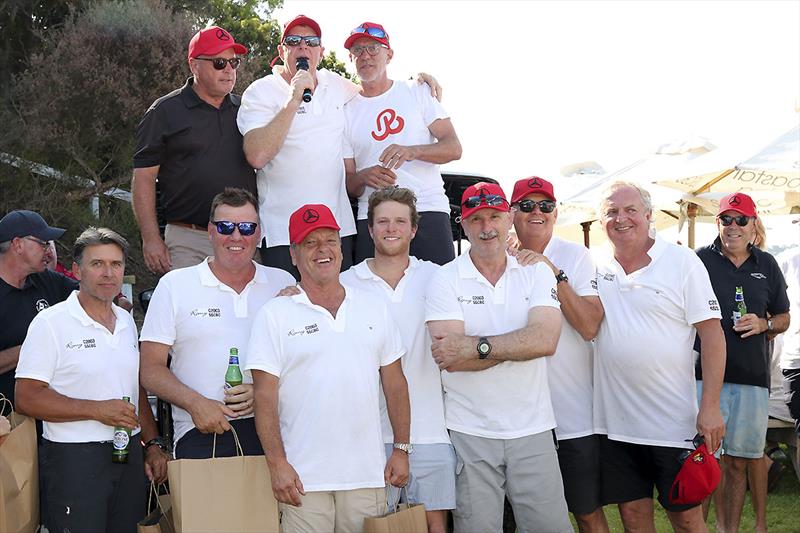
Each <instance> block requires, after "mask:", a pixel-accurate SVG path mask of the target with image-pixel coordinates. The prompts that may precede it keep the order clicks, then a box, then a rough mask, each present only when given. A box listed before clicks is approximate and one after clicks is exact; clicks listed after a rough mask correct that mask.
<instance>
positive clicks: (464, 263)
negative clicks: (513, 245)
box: [456, 250, 522, 279]
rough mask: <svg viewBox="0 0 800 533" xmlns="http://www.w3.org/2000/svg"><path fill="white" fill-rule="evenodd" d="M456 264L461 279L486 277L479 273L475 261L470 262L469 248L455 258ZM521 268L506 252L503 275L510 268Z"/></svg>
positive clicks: (515, 259) (514, 258)
mask: <svg viewBox="0 0 800 533" xmlns="http://www.w3.org/2000/svg"><path fill="white" fill-rule="evenodd" d="M456 266H457V267H458V276H459V277H460V278H462V279H486V276H484V275H483V274H481V273H480V271H479V270H478V268H477V267H476V266H475V263H473V262H472V257H470V255H469V250H467V251H466V252H464V253H462V254H461V255H460V256H458V258H457V259H456ZM517 268H522V267H521V266H520V264H519V263H518V262H517V258H516V257H513V256H511V255H508V254H506V269H505V271H504V272H503V275H504V276H505V275H506V274H507V273H508V272H509V271H510V270H515V269H517Z"/></svg>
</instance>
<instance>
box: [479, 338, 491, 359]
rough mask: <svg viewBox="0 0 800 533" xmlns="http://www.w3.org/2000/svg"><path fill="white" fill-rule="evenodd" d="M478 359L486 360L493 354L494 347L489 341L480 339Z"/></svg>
mask: <svg viewBox="0 0 800 533" xmlns="http://www.w3.org/2000/svg"><path fill="white" fill-rule="evenodd" d="M477 349H478V359H486V358H487V357H489V354H490V353H492V345H491V344H489V339H487V338H486V337H480V338H479V339H478V346H477Z"/></svg>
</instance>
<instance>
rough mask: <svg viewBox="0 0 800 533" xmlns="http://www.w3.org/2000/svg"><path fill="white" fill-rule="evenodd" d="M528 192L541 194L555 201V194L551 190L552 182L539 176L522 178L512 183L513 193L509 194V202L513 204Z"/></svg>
mask: <svg viewBox="0 0 800 533" xmlns="http://www.w3.org/2000/svg"><path fill="white" fill-rule="evenodd" d="M529 194H543V195H545V196H547V197H548V198H550V199H551V200H553V201H555V199H556V195H555V193H554V192H553V184H552V183H550V182H549V181H547V180H546V179H543V178H540V177H539V176H531V177H530V178H524V179H521V180H519V181H518V182H516V183H515V184H514V193H513V194H512V195H511V203H512V204H515V203H517V202H519V201H520V200H522V199H523V198H525V197H526V196H528V195H529Z"/></svg>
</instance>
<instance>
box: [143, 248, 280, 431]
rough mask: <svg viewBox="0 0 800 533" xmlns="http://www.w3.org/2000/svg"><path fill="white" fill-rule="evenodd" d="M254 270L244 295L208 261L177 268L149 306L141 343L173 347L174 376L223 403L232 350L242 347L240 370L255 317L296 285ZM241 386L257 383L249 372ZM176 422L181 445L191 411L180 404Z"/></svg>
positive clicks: (274, 272) (259, 267)
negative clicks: (264, 306) (269, 303)
mask: <svg viewBox="0 0 800 533" xmlns="http://www.w3.org/2000/svg"><path fill="white" fill-rule="evenodd" d="M254 264H255V263H254ZM255 267H256V273H255V276H253V279H252V280H251V281H250V283H248V284H247V286H246V287H245V288H244V290H243V291H242V292H241V294H238V293H237V292H236V291H235V290H233V289H232V288H230V287H228V286H227V285H225V284H224V283H222V282H221V281H220V280H219V279H217V277H216V276H215V275H214V274H213V272H211V269H210V268H209V266H208V259H206V260H205V261H203V262H202V263H200V264H199V265H195V266H192V267H187V268H180V269H177V270H173V271H171V272H168V273H167V274H166V275H165V276H164V277H162V278H161V280H160V281H159V282H158V286H157V287H156V290H155V292H154V293H153V297H152V299H151V300H150V305H149V306H148V308H147V316H145V319H144V325H143V326H142V334H141V337H140V339H141V340H142V341H150V342H157V343H160V344H166V345H167V346H171V347H172V349H171V353H172V364H171V366H170V369H171V370H172V373H173V374H175V377H177V378H178V380H180V382H181V383H183V384H184V385H186V386H187V387H189V388H190V389H192V390H194V391H196V392H197V393H199V394H202V395H203V396H205V397H206V398H210V399H212V400H217V401H220V402H221V401H224V399H225V393H224V386H225V371H226V370H227V369H228V358H229V355H230V349H231V348H238V350H239V366H240V367H241V368H244V365H245V362H246V361H247V357H248V353H247V342H248V340H249V339H250V328H251V326H252V324H253V319H254V318H255V316H256V313H257V312H258V310H259V309H261V307H262V306H263V305H264V304H265V303H266V302H267V301H269V300H270V299H272V298H274V297H275V295H276V294H277V293H278V291H280V290H281V289H283V288H284V287H286V286H287V285H294V284H295V280H294V278H293V277H292V276H291V274H289V273H287V272H284V271H283V270H280V269H277V268H271V267H265V266H262V265H255ZM243 382H244V383H252V382H253V380H252V378H251V376H250V374H249V373H247V372H245V373H244V375H243ZM251 416H252V415H251ZM172 419H173V422H174V424H175V442H176V443H177V442H178V441H179V440H180V439H181V437H183V436H184V435H185V434H186V433H187V432H188V431H190V430H191V429H193V428H194V423H193V422H192V416H191V415H190V414H189V412H188V411H186V410H184V409H182V408H180V407H178V406H176V405H173V406H172Z"/></svg>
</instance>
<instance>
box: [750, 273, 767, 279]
mask: <svg viewBox="0 0 800 533" xmlns="http://www.w3.org/2000/svg"><path fill="white" fill-rule="evenodd" d="M750 275H751V276H753V277H754V278H756V279H767V276H765V275H764V274H762V273H761V272H751V273H750Z"/></svg>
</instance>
